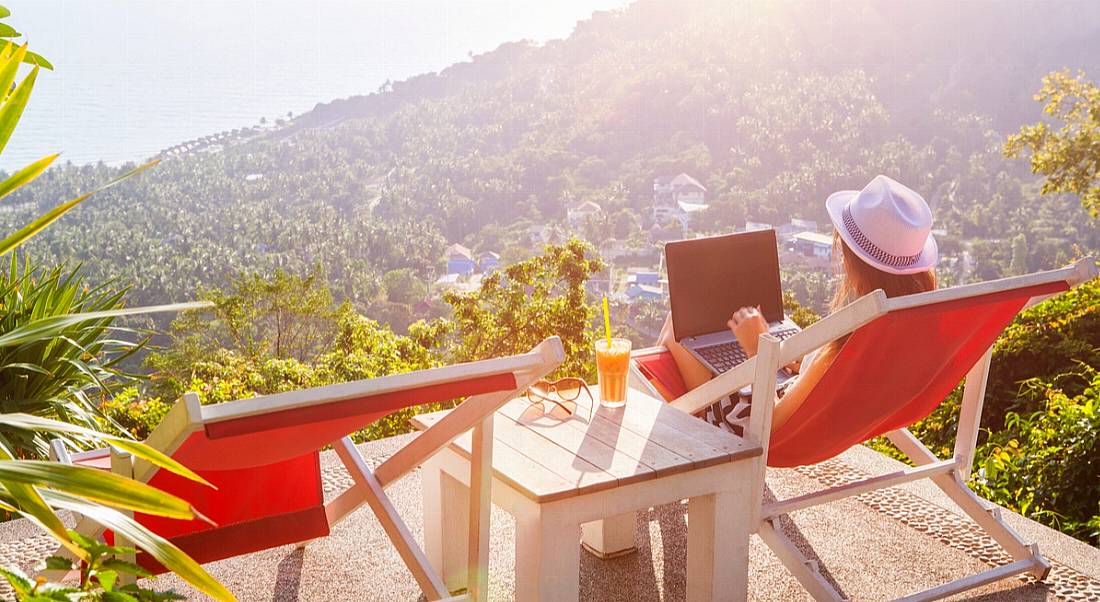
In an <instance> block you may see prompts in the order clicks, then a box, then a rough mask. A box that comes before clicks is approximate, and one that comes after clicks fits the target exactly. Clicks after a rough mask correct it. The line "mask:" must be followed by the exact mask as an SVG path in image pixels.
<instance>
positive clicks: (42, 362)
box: [0, 254, 142, 458]
mask: <svg viewBox="0 0 1100 602" xmlns="http://www.w3.org/2000/svg"><path fill="white" fill-rule="evenodd" d="M124 293H125V291H124V290H117V291H116V290H112V289H111V286H110V283H106V284H102V285H100V286H97V287H89V286H88V285H87V284H85V282H84V278H83V276H82V275H81V273H80V268H79V267H77V268H75V269H66V268H63V267H57V268H53V269H51V270H46V269H43V268H40V267H37V266H34V265H33V264H32V263H31V262H30V261H29V260H28V259H24V261H23V266H22V269H21V268H20V266H19V264H18V262H17V261H16V258H15V255H14V254H13V255H12V259H11V266H10V269H9V270H8V271H6V272H0V308H2V313H0V340H7V341H8V342H7V344H4V345H0V405H2V406H3V407H4V408H5V409H7V410H8V411H21V412H27V413H30V414H34V415H36V416H43V417H47V418H55V419H58V420H62V421H65V422H69V423H72V424H80V425H82V426H86V427H89V428H96V427H97V426H98V425H99V423H100V421H101V420H102V416H103V414H102V412H101V411H100V410H99V404H100V403H102V402H103V400H104V399H105V398H109V397H110V395H111V393H112V392H113V391H114V390H115V389H117V388H118V387H119V386H121V385H124V384H126V383H127V382H128V381H130V380H132V379H131V377H130V376H129V375H127V374H125V373H123V372H122V371H121V370H120V369H119V368H118V365H119V363H120V362H122V361H123V360H125V359H126V358H127V357H129V356H130V355H131V354H132V353H134V352H135V351H137V350H138V349H140V348H141V347H142V344H141V343H135V342H131V341H127V340H122V339H120V338H116V337H114V336H108V335H109V334H110V333H119V332H122V331H124V330H125V329H120V328H118V327H115V326H113V325H112V322H113V320H114V318H113V317H109V316H108V317H103V318H99V319H94V320H91V319H90V320H85V321H80V322H75V323H68V324H65V325H62V326H59V327H55V328H52V329H49V330H48V332H46V335H47V336H40V337H14V338H13V337H8V338H6V339H4V336H5V335H7V334H10V333H16V334H18V333H19V332H21V329H22V327H24V326H27V325H33V324H36V323H37V324H41V320H43V319H46V318H50V317H57V316H64V315H75V314H81V313H85V312H98V311H107V310H115V309H121V306H122V299H123V294H124ZM0 443H3V444H4V445H6V446H7V447H8V449H9V450H11V451H12V452H13V453H14V454H15V455H16V456H18V457H24V458H33V457H39V458H44V457H45V456H46V454H47V450H48V445H49V443H48V441H47V440H46V438H45V437H44V436H42V435H41V434H38V433H34V432H26V431H13V432H8V431H2V430H0ZM74 443H76V444H80V443H81V442H79V441H74Z"/></svg>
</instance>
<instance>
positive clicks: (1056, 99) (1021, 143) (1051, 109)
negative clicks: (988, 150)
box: [1004, 69, 1100, 217]
mask: <svg viewBox="0 0 1100 602" xmlns="http://www.w3.org/2000/svg"><path fill="white" fill-rule="evenodd" d="M1035 100H1037V101H1039V102H1043V103H1046V104H1045V106H1044V107H1043V113H1045V114H1046V115H1048V116H1049V117H1051V118H1052V119H1056V120H1059V121H1061V122H1062V127H1061V128H1060V129H1058V130H1057V131H1055V130H1053V129H1052V128H1051V125H1050V124H1048V123H1047V122H1039V123H1036V124H1034V125H1027V126H1024V127H1022V128H1020V131H1019V132H1018V133H1017V134H1015V135H1012V136H1009V137H1008V141H1007V142H1006V143H1005V146H1004V153H1005V155H1006V156H1009V157H1017V156H1020V155H1030V159H1031V171H1032V172H1034V173H1037V174H1042V175H1043V176H1045V177H1046V181H1045V182H1044V183H1043V193H1044V194H1047V193H1053V192H1070V193H1073V194H1076V195H1078V196H1080V197H1081V204H1082V205H1084V206H1085V208H1086V209H1088V211H1089V213H1091V214H1092V216H1093V217H1096V216H1098V215H1100V87H1097V86H1096V84H1094V83H1092V82H1090V81H1088V80H1087V79H1085V74H1084V72H1078V73H1077V74H1076V75H1071V74H1070V71H1069V69H1064V70H1062V71H1056V72H1054V73H1050V74H1048V75H1047V76H1046V77H1044V78H1043V87H1042V88H1041V89H1040V90H1039V93H1038V94H1036V95H1035Z"/></svg>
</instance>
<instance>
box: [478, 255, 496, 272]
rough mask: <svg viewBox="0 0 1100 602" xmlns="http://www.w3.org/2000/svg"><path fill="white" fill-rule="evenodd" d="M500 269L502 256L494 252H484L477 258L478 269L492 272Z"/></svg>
mask: <svg viewBox="0 0 1100 602" xmlns="http://www.w3.org/2000/svg"><path fill="white" fill-rule="evenodd" d="M499 267H500V255H498V254H496V253H494V252H492V251H482V252H481V253H479V254H478V256H477V269H479V270H481V271H482V272H491V271H493V270H495V269H497V268H499Z"/></svg>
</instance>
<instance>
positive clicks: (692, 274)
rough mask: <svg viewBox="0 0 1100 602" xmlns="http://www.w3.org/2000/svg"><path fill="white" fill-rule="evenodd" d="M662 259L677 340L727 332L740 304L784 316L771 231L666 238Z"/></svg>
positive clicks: (773, 317) (775, 319) (777, 317)
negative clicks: (705, 236) (689, 238)
mask: <svg viewBox="0 0 1100 602" xmlns="http://www.w3.org/2000/svg"><path fill="white" fill-rule="evenodd" d="M665 263H666V265H667V267H668V292H669V303H670V304H671V306H672V327H673V330H674V332H675V333H676V339H677V340H680V339H684V338H686V337H694V336H699V335H703V334H709V333H712V332H721V331H723V330H727V329H728V328H729V326H727V325H726V322H727V321H728V320H729V319H730V316H732V315H733V312H735V311H737V310H738V309H740V308H742V307H751V306H755V305H759V306H760V309H761V311H762V312H763V314H764V318H765V319H766V320H767V321H768V322H778V321H780V320H782V319H783V293H782V290H781V289H780V285H779V251H778V249H777V247H776V239H775V230H759V231H756V232H739V233H737V234H728V235H725V236H712V237H708V238H696V239H693V240H681V241H677V242H670V243H668V244H667V245H665Z"/></svg>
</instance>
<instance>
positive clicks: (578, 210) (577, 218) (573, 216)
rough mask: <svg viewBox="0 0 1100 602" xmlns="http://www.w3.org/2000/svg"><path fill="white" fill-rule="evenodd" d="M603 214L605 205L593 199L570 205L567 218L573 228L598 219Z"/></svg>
mask: <svg viewBox="0 0 1100 602" xmlns="http://www.w3.org/2000/svg"><path fill="white" fill-rule="evenodd" d="M601 215H603V207H600V206H599V204H597V203H594V202H592V201H585V202H583V203H580V204H579V205H576V206H574V207H570V208H569V210H568V211H567V212H566V219H567V220H568V221H569V225H570V226H571V227H573V228H576V227H578V226H581V225H583V224H584V223H586V222H588V221H590V220H593V219H596V218H598V217H600V216H601Z"/></svg>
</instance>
